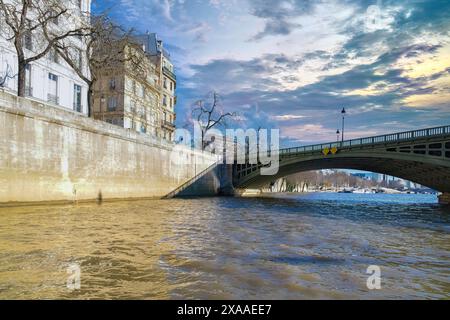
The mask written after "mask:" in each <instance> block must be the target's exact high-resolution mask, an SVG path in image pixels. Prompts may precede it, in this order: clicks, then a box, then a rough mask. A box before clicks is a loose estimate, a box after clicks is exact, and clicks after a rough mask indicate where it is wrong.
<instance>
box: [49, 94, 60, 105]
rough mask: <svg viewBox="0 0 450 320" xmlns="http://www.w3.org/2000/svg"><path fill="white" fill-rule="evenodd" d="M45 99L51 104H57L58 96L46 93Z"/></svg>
mask: <svg viewBox="0 0 450 320" xmlns="http://www.w3.org/2000/svg"><path fill="white" fill-rule="evenodd" d="M47 101H48V102H50V103H53V104H59V97H58V96H55V95H53V94H50V93H49V94H47Z"/></svg>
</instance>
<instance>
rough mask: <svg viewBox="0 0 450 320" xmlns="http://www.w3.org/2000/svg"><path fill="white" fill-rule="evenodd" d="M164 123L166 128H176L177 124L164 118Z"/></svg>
mask: <svg viewBox="0 0 450 320" xmlns="http://www.w3.org/2000/svg"><path fill="white" fill-rule="evenodd" d="M162 124H163V126H164V127H166V128H170V129H175V125H174V124H173V123H172V122H170V121H166V120H164V121H163V123H162Z"/></svg>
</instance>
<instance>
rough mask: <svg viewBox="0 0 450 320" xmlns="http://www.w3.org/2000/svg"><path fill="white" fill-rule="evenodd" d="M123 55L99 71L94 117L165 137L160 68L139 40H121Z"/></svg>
mask: <svg viewBox="0 0 450 320" xmlns="http://www.w3.org/2000/svg"><path fill="white" fill-rule="evenodd" d="M117 45H119V46H124V47H125V49H124V50H123V52H124V57H123V59H118V61H117V64H116V65H114V66H111V67H110V68H108V69H107V68H103V69H102V70H99V71H97V72H96V73H97V74H98V76H99V78H98V80H97V81H96V82H95V84H94V104H93V113H92V115H93V117H94V118H95V119H97V120H102V121H106V122H109V123H111V124H114V125H118V126H121V127H123V128H126V129H130V130H134V131H137V132H140V133H143V134H148V135H152V136H155V137H163V135H162V130H161V119H162V116H163V111H162V107H161V90H162V89H161V82H160V75H159V69H158V68H157V66H156V65H155V64H154V63H153V62H152V61H151V60H150V59H149V58H148V57H147V56H146V54H145V52H144V51H143V50H142V48H141V46H140V45H138V44H134V43H130V42H123V41H119V42H118V43H117Z"/></svg>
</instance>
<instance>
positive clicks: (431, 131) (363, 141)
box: [279, 125, 450, 155]
mask: <svg viewBox="0 0 450 320" xmlns="http://www.w3.org/2000/svg"><path fill="white" fill-rule="evenodd" d="M446 134H449V135H450V125H449V126H444V127H436V128H428V129H419V130H414V131H407V132H399V133H392V134H386V135H382V136H375V137H367V138H359V139H352V140H345V141H343V142H332V143H322V144H316V145H311V146H304V147H294V148H287V149H280V150H279V153H280V155H285V154H293V153H295V154H297V153H305V152H312V151H322V150H324V149H326V148H333V147H337V148H340V149H343V148H352V147H357V146H367V145H376V144H386V143H393V142H403V141H408V140H414V139H417V138H428V137H436V136H441V135H446Z"/></svg>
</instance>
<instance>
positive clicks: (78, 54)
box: [75, 49, 83, 70]
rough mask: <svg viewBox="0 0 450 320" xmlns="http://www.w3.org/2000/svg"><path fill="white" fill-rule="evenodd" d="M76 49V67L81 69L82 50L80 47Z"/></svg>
mask: <svg viewBox="0 0 450 320" xmlns="http://www.w3.org/2000/svg"><path fill="white" fill-rule="evenodd" d="M75 50H76V52H77V53H76V55H77V56H76V57H77V62H76V63H77V67H78V69H79V70H82V69H83V52H82V51H81V49H75Z"/></svg>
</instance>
